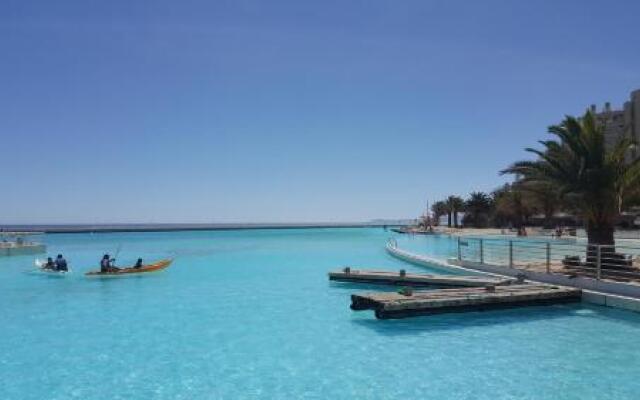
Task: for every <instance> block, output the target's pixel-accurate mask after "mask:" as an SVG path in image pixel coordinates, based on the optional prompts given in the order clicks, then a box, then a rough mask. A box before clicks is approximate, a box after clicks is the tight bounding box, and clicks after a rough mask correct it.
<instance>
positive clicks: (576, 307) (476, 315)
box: [352, 303, 640, 336]
mask: <svg viewBox="0 0 640 400" xmlns="http://www.w3.org/2000/svg"><path fill="white" fill-rule="evenodd" d="M354 313H355V311H354ZM357 313H358V314H365V315H366V316H365V315H358V316H354V318H353V319H352V323H354V324H356V325H358V326H362V327H365V328H368V329H371V330H373V331H375V332H376V333H379V334H381V335H386V336H404V335H415V334H421V333H424V332H437V331H451V330H459V329H465V328H477V327H490V326H496V325H508V324H522V323H530V322H535V321H543V320H544V321H548V320H550V319H559V318H568V317H576V316H578V317H580V316H582V317H586V318H606V319H610V318H614V319H616V320H618V319H619V316H620V315H619V313H616V312H614V313H613V314H618V315H611V312H610V309H608V308H606V307H597V306H596V307H592V306H584V305H583V304H581V303H577V304H564V305H553V306H534V307H521V308H512V309H504V310H487V311H470V312H463V313H451V314H436V315H431V316H423V317H413V318H404V319H395V320H394V319H390V320H379V319H376V318H375V316H374V314H373V311H358V312H357ZM626 317H627V318H623V320H627V319H628V317H629V316H628V315H627V316H626ZM632 318H635V319H637V320H638V321H640V318H636V317H635V316H632ZM634 324H636V325H637V324H638V322H634Z"/></svg>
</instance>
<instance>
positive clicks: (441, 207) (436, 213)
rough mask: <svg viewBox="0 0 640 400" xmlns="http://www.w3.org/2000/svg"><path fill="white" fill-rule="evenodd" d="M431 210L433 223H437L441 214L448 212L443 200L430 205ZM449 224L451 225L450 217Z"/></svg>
mask: <svg viewBox="0 0 640 400" xmlns="http://www.w3.org/2000/svg"><path fill="white" fill-rule="evenodd" d="M431 212H432V213H433V218H434V219H435V224H436V225H439V224H440V222H439V221H440V217H441V216H443V215H447V214H448V213H449V208H448V207H447V204H446V203H445V202H444V201H436V202H435V203H433V204H432V205H431ZM449 225H451V219H449Z"/></svg>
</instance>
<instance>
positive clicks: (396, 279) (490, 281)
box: [329, 269, 514, 287]
mask: <svg viewBox="0 0 640 400" xmlns="http://www.w3.org/2000/svg"><path fill="white" fill-rule="evenodd" d="M329 280H332V281H343V282H360V283H374V284H383V285H402V286H438V287H484V286H487V285H508V284H510V283H512V282H513V281H514V280H513V279H510V278H500V277H492V276H471V275H431V274H414V273H407V272H404V271H403V270H401V271H399V272H390V271H380V270H357V269H345V270H340V271H332V272H329Z"/></svg>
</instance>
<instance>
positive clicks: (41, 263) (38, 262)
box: [29, 259, 71, 276]
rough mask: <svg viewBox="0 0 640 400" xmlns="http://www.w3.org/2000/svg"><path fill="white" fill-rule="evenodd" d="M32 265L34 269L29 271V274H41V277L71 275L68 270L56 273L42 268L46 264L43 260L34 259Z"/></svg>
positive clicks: (53, 270)
mask: <svg viewBox="0 0 640 400" xmlns="http://www.w3.org/2000/svg"><path fill="white" fill-rule="evenodd" d="M34 264H35V266H36V269H34V270H31V271H29V272H30V273H31V274H43V275H50V276H66V275H68V274H70V273H71V269H68V270H67V271H58V270H55V269H49V268H44V266H45V265H46V264H47V262H46V261H45V260H40V259H36V260H35V261H34Z"/></svg>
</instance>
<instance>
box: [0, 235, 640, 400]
mask: <svg viewBox="0 0 640 400" xmlns="http://www.w3.org/2000/svg"><path fill="white" fill-rule="evenodd" d="M389 236H390V233H389V232H384V231H383V230H381V229H318V230H255V231H228V232H181V233H130V234H96V235H88V234H86V235H85V234H70V235H47V236H45V237H43V238H42V240H44V241H45V242H46V243H47V245H48V246H49V250H50V251H51V253H57V252H63V253H64V254H65V255H66V256H67V258H68V259H69V261H70V263H71V266H72V268H73V269H74V272H73V274H71V275H70V276H68V277H66V278H52V277H47V276H40V275H32V274H28V273H26V271H28V270H29V269H31V268H32V263H33V257H12V258H1V259H0V303H1V308H0V335H1V339H0V399H38V400H42V399H73V398H78V399H406V398H418V399H426V398H429V399H637V398H638V393H640V380H639V379H638V378H637V377H638V376H640V349H639V346H638V340H639V337H640V314H634V313H630V312H624V311H618V310H614V309H609V308H601V307H586V306H581V305H570V306H552V307H537V308H528V309H516V310H507V311H495V312H483V313H468V314H464V315H463V314H451V315H441V316H434V317H425V318H414V319H406V320H397V321H378V320H376V319H375V318H374V317H373V313H371V312H360V313H355V312H352V311H350V310H349V295H350V293H352V292H354V291H357V290H362V289H368V288H366V287H364V288H363V287H360V286H357V285H353V284H336V283H329V282H328V281H327V278H326V272H327V270H329V269H333V268H337V267H341V266H343V265H352V266H367V267H379V268H387V269H388V268H392V269H399V268H406V269H409V270H416V271H424V270H425V269H423V268H419V267H412V266H409V265H407V264H404V263H402V262H400V261H397V260H394V259H393V258H391V257H390V256H388V255H387V254H386V253H385V251H384V244H385V241H386V240H387V238H388V237H389ZM120 244H122V250H121V253H120V255H119V260H120V261H121V262H123V263H124V262H131V263H133V262H134V261H135V258H136V257H137V256H139V255H140V256H142V257H144V258H145V259H148V260H151V259H157V258H163V257H166V256H169V255H175V256H176V261H175V263H174V265H172V266H171V268H169V269H168V270H166V271H164V272H162V273H158V274H154V275H149V276H144V277H128V278H116V279H87V278H84V277H83V276H82V272H85V271H87V270H89V269H93V268H94V265H96V264H97V261H98V259H99V257H100V255H101V254H102V253H104V252H105V251H107V252H112V253H113V252H114V251H115V249H116V248H117V247H118V246H119V245H120ZM400 245H401V246H403V245H404V246H405V247H409V248H411V249H412V250H421V251H423V252H424V253H425V254H431V255H437V256H444V257H446V256H447V255H451V254H453V253H452V252H453V251H455V244H454V243H453V242H452V241H451V240H449V239H448V238H446V237H419V238H406V237H404V238H402V239H400ZM377 288H379V287H377Z"/></svg>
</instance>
